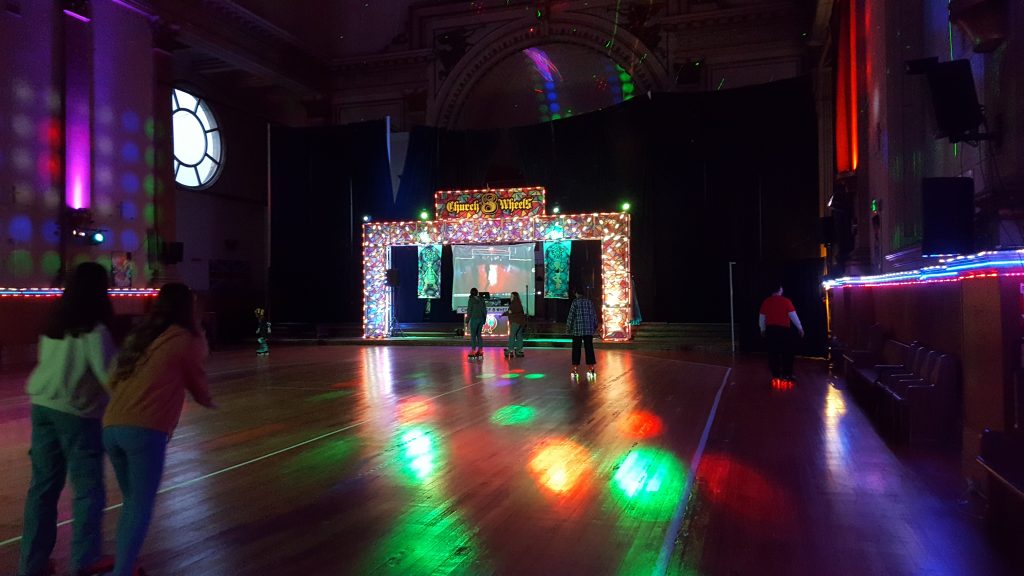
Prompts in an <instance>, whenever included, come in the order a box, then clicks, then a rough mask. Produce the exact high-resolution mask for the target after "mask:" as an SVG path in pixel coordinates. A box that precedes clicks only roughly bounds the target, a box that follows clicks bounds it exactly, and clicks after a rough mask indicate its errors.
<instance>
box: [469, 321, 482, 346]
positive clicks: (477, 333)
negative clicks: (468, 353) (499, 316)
mask: <svg viewBox="0 0 1024 576" xmlns="http://www.w3.org/2000/svg"><path fill="white" fill-rule="evenodd" d="M484 320H485V319H484V318H470V319H469V345H470V346H472V347H473V348H483V347H484V337H483V336H481V332H483V329H484Z"/></svg>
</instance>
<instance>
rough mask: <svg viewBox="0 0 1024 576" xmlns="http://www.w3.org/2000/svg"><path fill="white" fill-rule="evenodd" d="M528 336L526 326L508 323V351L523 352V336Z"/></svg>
mask: <svg viewBox="0 0 1024 576" xmlns="http://www.w3.org/2000/svg"><path fill="white" fill-rule="evenodd" d="M524 334H526V324H516V323H515V322H509V323H508V349H509V350H514V351H516V352H522V351H523V335H524Z"/></svg>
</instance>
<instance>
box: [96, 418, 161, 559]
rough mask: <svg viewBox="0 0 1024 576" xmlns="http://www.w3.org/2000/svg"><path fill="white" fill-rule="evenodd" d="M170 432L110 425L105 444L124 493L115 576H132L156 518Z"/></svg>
mask: <svg viewBox="0 0 1024 576" xmlns="http://www.w3.org/2000/svg"><path fill="white" fill-rule="evenodd" d="M167 440H168V437H167V434H165V433H163V432H160V431H159V430H150V429H148V428H138V427H136V426H108V427H107V428H104V429H103V444H104V445H105V446H106V447H107V454H108V455H109V456H110V463H111V464H113V466H114V474H115V475H116V476H117V483H118V485H119V486H120V487H121V493H122V494H123V495H124V507H123V508H122V509H121V518H120V520H118V522H117V554H116V557H115V559H114V572H113V576H130V575H131V573H132V570H134V569H135V563H136V562H137V561H138V558H139V552H141V551H142V543H143V541H145V540H146V532H148V531H149V522H150V520H151V519H152V517H153V505H154V504H155V502H156V491H157V489H158V488H159V487H160V477H161V476H162V475H163V472H164V455H165V454H166V452H167Z"/></svg>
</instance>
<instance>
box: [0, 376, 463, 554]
mask: <svg viewBox="0 0 1024 576" xmlns="http://www.w3.org/2000/svg"><path fill="white" fill-rule="evenodd" d="M477 384H482V382H474V383H473V384H469V385H467V386H463V387H462V388H456V389H455V390H449V391H447V392H445V393H444V394H438V395H437V396H431V397H430V398H427V400H436V399H438V398H440V397H442V396H447V395H449V394H453V393H455V392H460V391H462V390H465V389H466V388H470V387H471V386H475V385H477ZM367 422H369V420H360V421H359V422H354V423H352V424H349V425H348V426H343V427H341V428H338V429H337V430H331V431H330V432H324V433H323V434H321V435H319V436H314V437H313V438H310V439H308V440H303V441H302V442H299V443H298V444H292V445H291V446H288V447H286V448H280V449H278V450H274V451H273V452H270V453H267V454H264V455H263V456H257V457H256V458H253V459H251V460H246V461H245V462H240V463H238V464H234V465H232V466H228V467H227V468H223V469H221V470H217V471H216V472H210V473H209V474H203V475H202V476H198V477H196V478H192V479H191V480H185V481H184V482H179V483H177V484H174V485H171V486H165V487H163V488H161V489H160V490H157V494H163V493H165V492H170V491H171V490H177V489H178V488H183V487H185V486H188V485H190V484H195V483H196V482H201V481H203V480H208V479H210V478H213V477H214V476H220V475H221V474H224V473H225V472H230V471H232V470H237V469H239V468H242V467H244V466H248V465H250V464H255V463H256V462H259V461H261V460H266V459H267V458H273V457H274V456H277V455H278V454H282V453H284V452H288V451H289V450H294V449H296V448H300V447H302V446H305V445H306V444H310V443H313V442H316V441H317V440H323V439H324V438H327V437H329V436H334V435H335V434H339V433H341V432H344V431H346V430H351V429H352V428H355V427H356V426H361V425H363V424H366V423H367ZM122 505H123V503H118V504H111V505H110V506H107V507H106V508H104V509H103V511H104V512H109V511H111V510H115V509H117V508H120V507H121V506H122ZM68 524H71V520H70V519H68V520H64V521H62V522H58V523H57V527H58V528H59V527H61V526H67V525H68ZM20 541H21V536H15V537H14V538H8V539H7V540H3V541H0V548H3V547H4V546H8V545H10V544H14V543H15V542H20Z"/></svg>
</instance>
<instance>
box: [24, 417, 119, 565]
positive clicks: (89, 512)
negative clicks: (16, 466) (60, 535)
mask: <svg viewBox="0 0 1024 576" xmlns="http://www.w3.org/2000/svg"><path fill="white" fill-rule="evenodd" d="M29 456H30V458H31V460H32V483H31V484H30V485H29V488H28V496H27V497H26V498H25V527H24V535H23V536H22V538H21V562H20V563H19V565H18V573H19V574H43V573H46V570H47V568H48V566H49V560H50V553H52V552H53V547H54V545H55V544H56V542H57V501H58V500H59V499H60V493H61V490H63V489H64V480H65V478H66V477H67V476H70V477H71V487H72V488H73V489H74V491H75V497H74V500H73V504H72V509H73V511H72V515H73V518H74V522H73V523H72V535H71V565H72V569H73V570H78V569H79V568H84V567H85V566H88V565H89V564H92V563H93V562H95V561H96V560H98V559H99V557H100V553H101V550H102V545H103V507H104V506H105V505H106V492H105V491H104V489H103V442H102V440H101V428H100V420H99V419H98V418H82V417H80V416H76V415H74V414H68V413H67V412H61V411H59V410H53V409H52V408H45V407H43V406H38V405H36V404H33V405H32V447H31V448H30V449H29Z"/></svg>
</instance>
